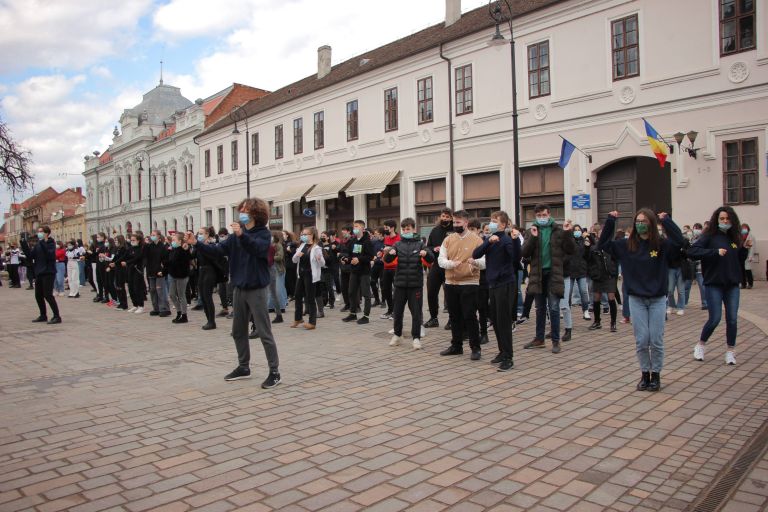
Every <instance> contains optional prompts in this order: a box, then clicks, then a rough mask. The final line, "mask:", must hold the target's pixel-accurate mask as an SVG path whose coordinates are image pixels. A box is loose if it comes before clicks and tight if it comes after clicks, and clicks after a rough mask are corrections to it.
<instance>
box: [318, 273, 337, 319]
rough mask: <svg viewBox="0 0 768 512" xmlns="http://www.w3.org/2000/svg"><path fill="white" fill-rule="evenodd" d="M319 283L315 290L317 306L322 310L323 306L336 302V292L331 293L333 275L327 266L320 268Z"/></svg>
mask: <svg viewBox="0 0 768 512" xmlns="http://www.w3.org/2000/svg"><path fill="white" fill-rule="evenodd" d="M318 284H320V286H319V287H317V288H318V290H317V294H316V295H317V297H318V299H317V307H318V309H319V310H320V311H322V310H323V306H331V307H333V304H334V303H335V302H336V294H335V293H333V276H332V275H331V271H330V270H328V269H327V268H324V269H323V270H322V273H321V274H320V283H318Z"/></svg>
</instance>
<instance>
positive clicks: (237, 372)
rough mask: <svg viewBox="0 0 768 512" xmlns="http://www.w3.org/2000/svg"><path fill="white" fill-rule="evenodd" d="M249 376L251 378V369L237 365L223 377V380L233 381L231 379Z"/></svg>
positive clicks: (247, 377) (241, 378)
mask: <svg viewBox="0 0 768 512" xmlns="http://www.w3.org/2000/svg"><path fill="white" fill-rule="evenodd" d="M250 378H251V369H250V368H243V367H242V366H238V367H237V368H235V369H234V370H232V371H231V372H230V373H229V374H228V375H227V376H226V377H224V380H226V381H233V380H243V379H250Z"/></svg>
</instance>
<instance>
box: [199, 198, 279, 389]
mask: <svg viewBox="0 0 768 512" xmlns="http://www.w3.org/2000/svg"><path fill="white" fill-rule="evenodd" d="M237 211H238V212H239V217H238V219H236V222H233V223H232V224H231V225H230V228H231V230H232V235H231V236H229V237H228V238H227V239H226V240H225V241H223V242H219V243H217V244H205V243H203V242H200V241H198V240H197V238H196V237H195V236H194V234H192V233H190V234H189V235H188V237H187V243H188V244H189V245H191V246H194V248H195V250H197V251H200V252H202V253H203V254H208V255H211V256H214V257H221V256H228V257H229V271H230V275H231V281H232V286H233V287H234V293H233V296H232V306H233V309H234V317H233V319H232V338H234V340H235V347H236V348H237V359H238V362H239V365H238V367H237V368H235V369H234V370H233V371H232V372H230V373H229V374H228V375H227V376H225V377H224V380H227V381H233V380H240V379H249V378H250V377H251V368H250V361H251V349H250V344H249V341H248V322H249V320H250V319H251V318H252V319H253V322H254V329H255V332H256V333H257V334H258V337H259V338H261V344H262V345H263V346H264V352H265V353H266V356H267V362H268V364H269V375H268V376H267V379H266V380H265V381H264V382H263V383H262V384H261V387H262V388H264V389H269V388H273V387H275V386H277V385H278V384H280V371H279V359H278V355H277V343H275V338H274V336H272V325H271V324H270V321H269V309H268V304H267V291H268V287H269V282H270V276H269V261H268V258H269V247H270V245H271V243H272V234H271V233H270V231H269V229H268V228H267V222H269V205H268V204H267V203H266V201H264V200H263V199H257V198H249V199H244V200H242V201H241V202H240V204H239V205H238V206H237Z"/></svg>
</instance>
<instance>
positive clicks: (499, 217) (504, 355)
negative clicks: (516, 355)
mask: <svg viewBox="0 0 768 512" xmlns="http://www.w3.org/2000/svg"><path fill="white" fill-rule="evenodd" d="M509 225H510V222H509V215H508V214H507V212H505V211H498V212H494V213H492V214H491V222H490V223H489V224H488V228H489V229H490V231H491V236H489V237H488V238H486V239H485V240H484V241H483V243H482V245H480V246H478V247H477V248H476V249H475V250H474V252H473V253H472V258H474V259H476V260H478V259H480V258H482V257H483V256H485V278H486V280H487V281H488V292H489V295H490V299H491V304H490V316H491V321H492V322H493V332H495V333H496V341H497V342H498V344H499V354H498V355H497V356H496V357H495V358H494V359H493V360H491V363H493V364H496V363H498V364H499V367H498V371H500V372H506V371H509V370H511V369H512V367H513V366H514V364H513V361H512V356H513V353H512V323H513V322H514V320H515V312H514V311H513V309H512V306H513V302H514V296H515V294H517V284H516V277H517V262H518V261H520V251H521V248H520V239H519V238H518V237H517V235H518V233H515V238H514V240H513V239H512V238H511V237H510V236H509V235H508V234H507V233H506V229H507V227H509Z"/></svg>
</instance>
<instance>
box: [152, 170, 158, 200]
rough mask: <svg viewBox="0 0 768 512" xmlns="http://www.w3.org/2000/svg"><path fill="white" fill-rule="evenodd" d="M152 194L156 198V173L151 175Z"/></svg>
mask: <svg viewBox="0 0 768 512" xmlns="http://www.w3.org/2000/svg"><path fill="white" fill-rule="evenodd" d="M152 189H153V190H152V194H154V195H153V196H152V197H154V198H157V174H155V175H154V176H152Z"/></svg>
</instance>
